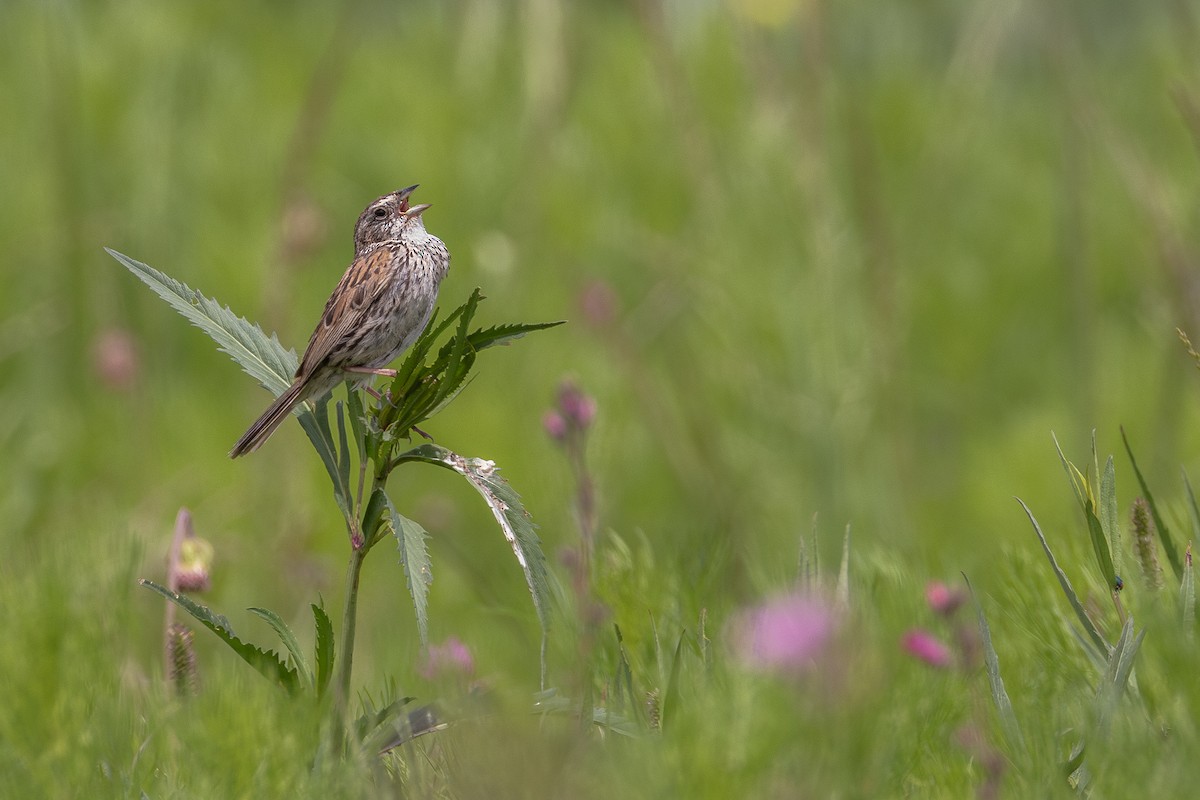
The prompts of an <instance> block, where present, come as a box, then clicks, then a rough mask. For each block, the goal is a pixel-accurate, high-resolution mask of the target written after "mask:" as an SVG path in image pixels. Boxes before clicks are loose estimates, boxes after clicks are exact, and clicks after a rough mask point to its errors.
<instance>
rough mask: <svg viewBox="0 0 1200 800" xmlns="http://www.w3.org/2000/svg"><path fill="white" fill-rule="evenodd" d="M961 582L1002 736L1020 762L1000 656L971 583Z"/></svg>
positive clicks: (1021, 742) (1020, 740) (1019, 739)
mask: <svg viewBox="0 0 1200 800" xmlns="http://www.w3.org/2000/svg"><path fill="white" fill-rule="evenodd" d="M963 580H964V581H966V583H967V591H969V592H970V593H971V600H972V601H973V602H974V603H975V614H976V616H977V617H978V619H979V638H980V640H981V643H982V645H983V663H984V666H985V667H986V669H987V676H988V683H989V685H990V686H991V689H992V700H993V701H994V702H995V704H996V710H997V712H998V713H999V714H1000V725H1001V727H1003V728H1004V735H1005V737H1006V738H1007V739H1008V744H1009V747H1010V748H1012V750H1013V751H1014V752H1015V753H1016V754H1017V756H1018V757H1017V758H1015V760H1017V761H1020V760H1021V757H1023V756H1024V753H1025V737H1024V736H1023V735H1022V734H1021V726H1020V724H1019V723H1018V722H1017V715H1016V712H1015V711H1013V707H1012V700H1011V699H1009V696H1008V692H1007V691H1006V690H1005V688H1004V679H1003V678H1002V677H1000V656H999V655H998V654H997V653H996V648H995V647H994V646H993V645H992V631H991V628H989V627H988V623H987V617H985V616H984V613H983V606H982V605H981V604H980V602H979V598H978V597H976V596H975V590H974V589H973V588H972V587H971V581H970V580H968V579H967V576H966V575H963Z"/></svg>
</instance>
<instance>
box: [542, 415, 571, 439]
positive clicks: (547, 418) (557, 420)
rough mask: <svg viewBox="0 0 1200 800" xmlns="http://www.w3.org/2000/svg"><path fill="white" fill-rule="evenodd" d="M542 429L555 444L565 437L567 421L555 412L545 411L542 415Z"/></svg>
mask: <svg viewBox="0 0 1200 800" xmlns="http://www.w3.org/2000/svg"><path fill="white" fill-rule="evenodd" d="M542 428H543V429H545V431H546V435H547V436H549V437H550V438H551V439H553V440H554V441H556V442H561V441H562V440H563V438H565V437H566V435H567V421H566V420H565V419H563V416H562V414H560V413H558V412H557V411H553V410H551V411H547V412H546V413H545V414H543V415H542Z"/></svg>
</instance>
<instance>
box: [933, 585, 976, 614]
mask: <svg viewBox="0 0 1200 800" xmlns="http://www.w3.org/2000/svg"><path fill="white" fill-rule="evenodd" d="M966 601H967V593H966V592H964V591H963V590H962V589H951V588H950V587H949V586H947V585H946V584H944V583H942V582H941V581H932V582H931V583H929V584H928V585H927V586H926V587H925V602H927V603H929V607H930V608H931V609H933V610H934V611H936V612H937V613H939V614H941V615H942V616H943V617H949V616H950V615H952V614H953V613H954V612H955V611H958V609H959V607H960V606H962V604H963V603H965V602H966Z"/></svg>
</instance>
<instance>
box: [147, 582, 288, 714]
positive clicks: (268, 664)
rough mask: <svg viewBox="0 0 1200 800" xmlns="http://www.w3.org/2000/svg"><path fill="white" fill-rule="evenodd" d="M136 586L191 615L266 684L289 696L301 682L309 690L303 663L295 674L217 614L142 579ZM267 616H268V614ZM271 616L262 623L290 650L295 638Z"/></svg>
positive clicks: (274, 655)
mask: <svg viewBox="0 0 1200 800" xmlns="http://www.w3.org/2000/svg"><path fill="white" fill-rule="evenodd" d="M139 583H141V585H142V586H145V587H146V588H147V589H150V590H151V591H155V592H158V593H159V594H161V595H162V596H163V597H165V598H167V600H169V601H171V602H172V603H174V604H175V605H177V606H179V607H180V608H182V609H183V610H184V611H186V612H187V613H189V614H191V615H192V618H193V619H195V620H197V621H198V622H200V623H201V624H203V625H204V627H206V628H208V629H209V630H210V631H212V632H213V633H215V634H216V635H217V637H218V638H220V640H221V641H222V642H224V643H225V644H226V645H228V646H229V649H231V650H233V652H235V653H237V655H238V657H240V658H241V659H242V660H243V661H245V662H246V663H247V664H249V665H250V666H251V667H253V668H254V669H255V670H257V671H258V672H259V673H260V674H261V675H262V676H263V677H264V678H266V679H267V680H269V681H271V682H273V683H277V684H279V685H280V686H282V687H283V688H284V689H286V690H287V691H288V692H292V693H294V692H296V691H298V690H299V689H300V688H301V681H302V680H304V681H305V682H306V683H307V684H308V685H309V686H311V675H309V673H308V668H307V665H306V664H304V662H303V661H301V662H299V665H302V666H301V669H300V672H299V674H298V673H297V669H296V668H295V667H291V666H288V664H287V662H286V661H285V660H284V659H281V658H280V657H279V656H278V655H276V654H275V653H271V652H267V651H266V650H263V649H261V648H259V647H255V646H254V645H252V644H250V643H248V642H245V641H243V640H242V639H240V638H239V637H238V635H237V634H235V633H234V632H233V628H232V627H231V626H230V625H229V620H227V619H226V618H225V617H223V616H221V615H220V614H216V613H214V612H213V611H211V610H209V609H208V608H207V607H205V606H202V605H200V604H199V603H196V602H195V601H193V600H191V599H190V598H188V597H186V596H185V595H181V594H177V593H175V592H172V591H171V590H169V589H167V587H165V586H160V585H159V584H157V583H155V582H154V581H151V580H146V579H145V578H143V579H142V580H141V581H139ZM256 611H258V612H259V613H260V616H263V614H262V613H261V611H262V610H261V609H256ZM267 613H268V614H270V612H267ZM271 616H272V617H274V619H270V618H268V617H266V616H264V619H267V620H268V622H271V624H272V626H273V627H275V630H276V632H277V633H278V634H279V636H280V638H282V639H283V640H284V644H285V645H288V646H289V649H290V645H289V643H290V644H294V643H295V636H293V635H292V632H291V631H290V630H288V628H287V626H286V625H284V624H283V622H282V621H281V620H279V618H278V617H276V616H274V615H271ZM276 623H278V624H276ZM292 655H293V656H296V655H298V653H297V652H296V651H293V652H292Z"/></svg>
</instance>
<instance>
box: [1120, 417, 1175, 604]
mask: <svg viewBox="0 0 1200 800" xmlns="http://www.w3.org/2000/svg"><path fill="white" fill-rule="evenodd" d="M1121 442H1122V443H1124V445H1125V454H1126V455H1127V456H1129V464H1130V466H1132V467H1133V474H1134V476H1135V477H1136V478H1137V482H1138V487H1139V488H1140V489H1141V490H1142V497H1144V498H1146V505H1148V506H1150V516H1151V517H1153V519H1154V527H1155V529H1156V530H1157V531H1158V538H1159V540H1160V541H1162V546H1163V552H1165V553H1166V554H1167V561H1170V562H1171V569H1173V570H1175V579H1176V580H1180V579H1182V578H1183V560H1182V559H1181V558H1180V557H1179V550H1178V549H1176V547H1175V540H1174V539H1172V538H1171V531H1170V529H1169V528H1167V524H1166V523H1165V522H1164V521H1163V518H1162V515H1161V514H1159V513H1158V505H1157V504H1156V503H1155V502H1154V494H1153V493H1152V492H1151V491H1150V487H1149V486H1147V485H1146V479H1145V478H1144V477H1143V476H1142V471H1141V469H1139V468H1138V463H1137V459H1136V458H1134V457H1133V448H1132V447H1130V446H1129V437H1127V436H1126V435H1125V428H1124V427H1122V428H1121Z"/></svg>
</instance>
